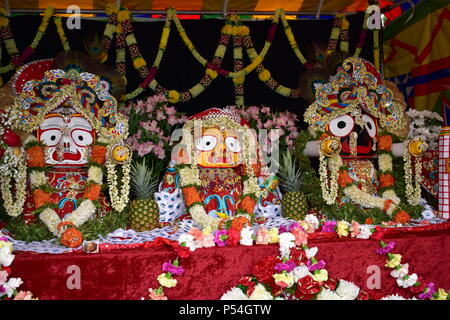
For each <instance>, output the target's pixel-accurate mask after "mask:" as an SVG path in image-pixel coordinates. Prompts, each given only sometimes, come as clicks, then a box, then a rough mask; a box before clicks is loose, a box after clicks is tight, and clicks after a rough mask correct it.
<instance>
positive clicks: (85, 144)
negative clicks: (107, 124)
mask: <svg viewBox="0 0 450 320" xmlns="http://www.w3.org/2000/svg"><path fill="white" fill-rule="evenodd" d="M94 137H95V130H93V128H92V125H91V124H90V123H89V121H88V120H86V119H85V118H84V117H83V116H82V115H81V114H79V113H76V112H74V110H73V109H71V108H69V109H68V108H63V109H59V108H58V109H56V110H55V111H53V112H52V113H51V114H49V115H47V116H46V118H45V120H44V121H43V122H42V123H41V125H40V126H39V130H38V136H37V138H38V140H39V141H40V142H42V143H43V144H44V145H45V163H46V164H48V165H51V166H63V167H78V166H85V165H87V164H88V162H89V158H90V154H91V147H90V146H91V145H92V143H93V142H94Z"/></svg>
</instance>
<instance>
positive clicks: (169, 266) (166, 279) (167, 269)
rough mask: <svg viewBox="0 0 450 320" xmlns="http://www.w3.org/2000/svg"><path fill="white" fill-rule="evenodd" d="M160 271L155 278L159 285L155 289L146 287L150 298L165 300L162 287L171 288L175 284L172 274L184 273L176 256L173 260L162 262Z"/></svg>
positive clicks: (179, 274) (175, 280)
mask: <svg viewBox="0 0 450 320" xmlns="http://www.w3.org/2000/svg"><path fill="white" fill-rule="evenodd" d="M162 270H163V271H164V272H163V273H161V274H160V275H159V276H158V278H157V280H158V282H159V285H160V286H159V287H158V288H157V289H153V288H150V289H148V292H149V298H150V300H167V297H166V296H165V294H164V288H173V287H175V286H176V285H177V279H175V278H174V277H173V276H181V275H182V274H183V273H184V269H183V267H181V266H180V264H179V262H178V258H176V259H175V260H173V261H168V262H164V263H163V265H162Z"/></svg>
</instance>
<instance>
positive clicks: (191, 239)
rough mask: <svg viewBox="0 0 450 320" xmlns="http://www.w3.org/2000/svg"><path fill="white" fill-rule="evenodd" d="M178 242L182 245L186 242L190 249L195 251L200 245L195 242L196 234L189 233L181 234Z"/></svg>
mask: <svg viewBox="0 0 450 320" xmlns="http://www.w3.org/2000/svg"><path fill="white" fill-rule="evenodd" d="M178 243H179V244H180V245H183V243H184V244H185V246H186V247H188V248H189V250H190V251H195V249H197V248H198V246H197V245H196V244H195V240H194V236H193V235H190V234H188V233H184V234H182V235H180V237H179V238H178Z"/></svg>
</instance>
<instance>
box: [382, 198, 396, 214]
mask: <svg viewBox="0 0 450 320" xmlns="http://www.w3.org/2000/svg"><path fill="white" fill-rule="evenodd" d="M393 203H394V201H392V200H391V199H386V200H384V207H383V210H384V212H387V211H388V210H389V207H390V206H391V204H393Z"/></svg>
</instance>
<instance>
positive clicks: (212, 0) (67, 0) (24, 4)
mask: <svg viewBox="0 0 450 320" xmlns="http://www.w3.org/2000/svg"><path fill="white" fill-rule="evenodd" d="M106 3H107V1H104V0H77V1H73V0H9V6H10V8H11V9H39V8H41V9H42V8H46V7H47V6H49V5H52V6H54V7H55V8H56V9H65V8H67V7H68V6H70V5H73V4H76V5H78V6H79V7H80V8H81V9H82V10H83V9H84V10H88V9H96V10H102V9H104V8H105V5H106ZM120 3H121V5H123V6H126V7H127V8H128V9H130V10H165V9H167V8H168V7H173V8H175V9H177V10H178V11H222V10H223V8H224V0H189V1H186V0H122V1H120ZM321 3H322V5H321V9H320V10H321V11H322V12H337V11H344V12H355V11H361V10H365V9H366V7H367V3H368V1H367V0H323V1H321V0H229V1H228V2H227V4H226V7H227V11H228V12H231V11H238V12H242V11H245V12H247V11H275V10H276V9H277V8H283V9H284V10H285V11H296V12H297V11H302V12H316V11H317V9H318V7H319V6H320V4H321ZM393 3H395V1H394V0H392V1H384V0H383V1H380V5H381V7H384V6H386V5H390V4H393Z"/></svg>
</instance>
